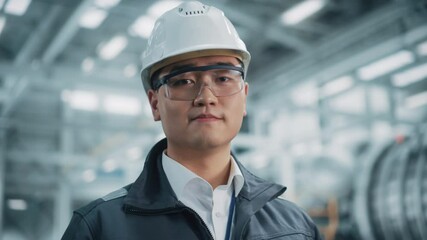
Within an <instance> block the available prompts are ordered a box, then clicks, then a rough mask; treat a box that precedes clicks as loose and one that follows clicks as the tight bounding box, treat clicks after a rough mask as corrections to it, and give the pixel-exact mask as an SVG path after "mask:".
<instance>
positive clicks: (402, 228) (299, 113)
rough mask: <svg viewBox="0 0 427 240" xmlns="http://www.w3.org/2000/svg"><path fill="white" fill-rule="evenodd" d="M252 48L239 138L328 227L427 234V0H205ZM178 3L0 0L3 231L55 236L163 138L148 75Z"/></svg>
mask: <svg viewBox="0 0 427 240" xmlns="http://www.w3.org/2000/svg"><path fill="white" fill-rule="evenodd" d="M203 2H205V3H207V4H210V5H214V6H217V7H219V8H221V9H223V10H224V12H225V14H226V15H227V16H228V17H229V18H230V19H231V21H232V22H233V23H234V24H235V25H236V27H237V30H238V32H239V34H240V35H241V37H242V38H243V39H244V41H245V42H246V43H247V47H248V49H249V51H250V52H251V53H252V56H253V60H252V62H251V66H250V72H249V74H248V79H247V80H248V82H249V85H250V96H249V99H248V101H249V109H248V116H247V117H246V118H245V121H244V126H243V128H242V130H241V133H240V134H239V135H238V137H237V138H236V139H235V141H234V145H233V148H234V151H235V152H236V153H237V155H238V157H239V159H240V160H241V161H242V162H244V164H245V165H246V166H247V167H248V168H249V169H250V170H252V171H253V172H255V173H256V174H258V175H260V176H262V177H264V178H266V179H271V180H274V181H277V182H280V183H282V184H284V185H286V186H288V191H287V192H286V193H285V195H284V197H285V198H288V199H290V200H292V201H295V202H296V203H298V204H299V205H300V206H301V207H303V208H305V209H306V210H307V211H308V212H309V213H310V215H311V216H312V217H313V218H314V219H315V220H316V222H317V223H318V225H319V227H320V229H321V231H322V233H323V235H324V236H325V239H327V240H332V239H345V240H348V239H350V240H352V239H354V240H370V239H375V240H383V239H396V240H397V239H399V240H400V239H405V240H412V239H414V240H415V239H416V240H420V239H421V240H422V239H424V240H426V239H427V228H426V226H427V127H426V122H427V1H426V0H358V1H354V0H286V1H285V0H209V1H208V0H203ZM178 3H179V1H166V0H164V1H160V0H158V1H156V0H144V1H140V0H76V1H67V0H0V239H3V240H24V239H31V240H38V239H40V240H46V239H48V240H51V239H52V240H53V239H59V238H60V236H61V235H62V233H63V231H64V229H65V227H66V226H67V225H68V222H69V220H70V217H71V214H72V210H73V209H75V208H78V207H80V206H82V205H83V204H86V203H88V202H89V201H91V200H93V199H95V198H97V197H100V196H103V195H105V194H107V193H108V192H110V191H113V190H115V189H117V188H119V187H121V186H123V185H126V184H128V183H130V182H132V181H134V180H135V178H136V177H137V176H138V175H139V173H140V171H141V170H142V167H143V164H144V158H145V155H146V153H147V151H148V149H150V147H151V146H152V145H153V143H155V142H156V141H157V140H159V139H161V138H162V137H163V135H162V131H161V127H160V125H159V123H155V122H153V120H152V117H151V113H150V110H149V106H148V104H147V100H146V97H145V94H144V92H143V88H142V85H141V83H140V80H139V77H138V75H139V68H140V54H141V52H142V50H143V49H144V47H145V45H146V43H147V36H148V35H149V33H150V31H151V29H152V26H153V23H154V20H155V19H156V17H157V16H159V15H160V14H161V13H162V12H164V11H166V10H167V9H170V8H171V7H173V6H175V5H176V4H178Z"/></svg>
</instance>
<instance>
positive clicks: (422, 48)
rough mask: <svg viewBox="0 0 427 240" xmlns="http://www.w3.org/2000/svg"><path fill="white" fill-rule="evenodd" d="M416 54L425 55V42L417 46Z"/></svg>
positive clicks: (426, 50)
mask: <svg viewBox="0 0 427 240" xmlns="http://www.w3.org/2000/svg"><path fill="white" fill-rule="evenodd" d="M417 53H418V54H419V55H421V56H426V55H427V41H425V42H423V43H421V44H419V45H418V46H417Z"/></svg>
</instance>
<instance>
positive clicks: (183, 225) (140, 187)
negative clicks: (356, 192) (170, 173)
mask: <svg viewBox="0 0 427 240" xmlns="http://www.w3.org/2000/svg"><path fill="white" fill-rule="evenodd" d="M166 147H167V146H166V140H165V139H164V140H162V141H160V142H159V143H157V144H156V145H155V146H154V147H153V149H152V150H151V152H150V153H149V154H148V156H147V160H146V162H145V165H144V170H143V171H142V173H141V175H140V176H139V177H138V179H137V180H136V181H135V183H133V184H131V185H128V186H126V187H124V188H122V189H119V190H118V191H116V192H113V193H111V194H109V195H107V196H105V197H103V198H101V199H98V200H96V201H93V202H92V203H90V204H88V205H87V206H85V207H83V208H81V209H79V210H76V211H75V212H74V215H73V218H72V220H71V222H70V224H69V226H68V228H67V230H66V231H65V233H64V235H63V237H62V240H77V239H78V240H83V239H84V240H86V239H91V240H95V239H102V240H119V239H120V240H137V239H138V240H151V239H153V240H154V239H189V240H191V239H212V236H211V234H210V232H209V230H208V228H207V227H206V225H205V224H204V222H203V221H202V219H201V218H200V217H199V216H198V215H197V214H196V213H195V212H194V211H193V210H192V209H190V208H188V207H186V206H184V205H183V204H182V203H181V202H179V201H178V200H177V197H176V195H175V193H174V192H173V190H172V188H171V186H170V184H169V182H168V180H167V177H166V175H165V173H164V171H163V168H162V167H161V164H160V163H161V156H162V152H163V150H164V149H166ZM238 164H239V167H240V169H241V171H242V174H243V176H244V178H245V184H244V186H243V188H242V190H241V192H240V193H239V196H238V198H237V201H236V210H235V217H234V222H233V224H234V227H233V235H232V236H233V239H236V240H237V239H251V240H252V239H253V240H255V239H257V240H261V239H276V240H277V239H279V240H280V239H283V240H285V239H286V240H299V239H313V240H317V239H321V238H320V235H319V232H318V230H317V228H316V226H315V225H314V223H313V221H312V220H311V219H310V217H309V216H307V214H305V213H304V212H303V211H302V210H301V209H299V208H298V207H297V206H296V205H294V204H293V203H291V202H289V201H286V200H283V199H280V198H278V196H280V195H281V194H282V193H283V192H284V191H285V190H286V188H285V187H283V186H280V185H277V184H274V183H271V182H267V181H264V180H262V179H260V178H258V177H256V176H254V175H252V174H251V173H250V172H248V171H247V170H246V169H245V168H244V167H243V166H242V165H240V163H238Z"/></svg>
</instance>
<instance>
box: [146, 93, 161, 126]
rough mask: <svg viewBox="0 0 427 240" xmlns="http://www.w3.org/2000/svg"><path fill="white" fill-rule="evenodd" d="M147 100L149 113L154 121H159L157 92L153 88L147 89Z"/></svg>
mask: <svg viewBox="0 0 427 240" xmlns="http://www.w3.org/2000/svg"><path fill="white" fill-rule="evenodd" d="M147 95H148V101H149V102H150V107H151V113H152V114H153V118H154V121H160V113H159V109H158V107H157V104H158V103H159V100H158V93H157V92H156V91H154V90H153V89H150V90H148V93H147Z"/></svg>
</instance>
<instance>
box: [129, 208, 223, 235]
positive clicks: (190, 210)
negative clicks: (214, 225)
mask: <svg viewBox="0 0 427 240" xmlns="http://www.w3.org/2000/svg"><path fill="white" fill-rule="evenodd" d="M178 203H179V205H178V208H176V207H173V208H164V209H162V210H154V211H153V210H151V211H150V210H144V211H142V210H140V209H138V208H134V207H127V208H126V211H129V212H132V213H135V214H141V215H154V214H159V213H174V212H180V211H184V210H187V211H189V212H190V213H192V214H193V215H194V216H195V217H196V218H197V220H199V222H201V223H202V226H203V228H204V229H205V230H206V231H207V232H208V233H209V236H210V239H212V240H215V239H214V237H213V236H212V233H211V230H209V228H208V225H206V223H205V221H203V219H202V218H201V217H200V216H199V214H197V212H196V211H194V210H193V209H191V208H189V207H187V206H185V205H184V204H183V203H181V202H178Z"/></svg>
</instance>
